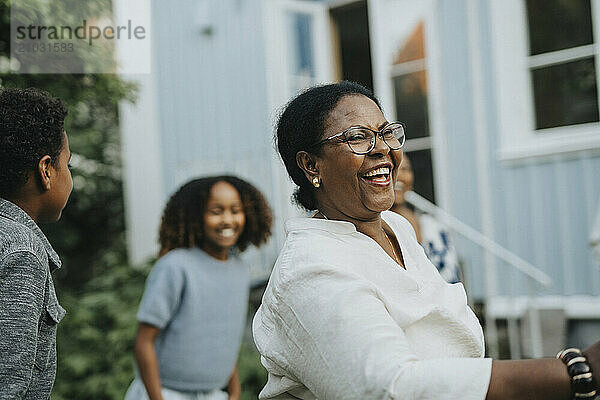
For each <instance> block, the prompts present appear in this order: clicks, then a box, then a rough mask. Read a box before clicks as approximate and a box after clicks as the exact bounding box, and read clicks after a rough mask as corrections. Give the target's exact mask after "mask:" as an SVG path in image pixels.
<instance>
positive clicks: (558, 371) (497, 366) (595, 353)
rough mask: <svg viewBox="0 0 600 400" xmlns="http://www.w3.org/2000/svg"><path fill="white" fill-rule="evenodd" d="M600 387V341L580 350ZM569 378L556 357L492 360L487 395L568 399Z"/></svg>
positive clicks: (569, 389)
mask: <svg viewBox="0 0 600 400" xmlns="http://www.w3.org/2000/svg"><path fill="white" fill-rule="evenodd" d="M583 354H584V355H585V356H586V358H587V363H588V365H589V366H590V368H591V370H592V373H593V378H594V383H595V386H596V390H597V391H600V379H598V378H599V376H600V375H599V374H600V342H596V343H595V344H593V345H592V346H590V347H588V348H587V349H585V350H583ZM571 398H573V394H572V393H571V379H570V378H569V375H568V373H567V368H566V366H565V365H564V364H563V362H562V361H560V360H557V359H550V358H547V359H537V360H522V361H494V362H493V364H492V376H491V379H490V386H489V390H488V393H487V397H486V399H488V400H496V399H516V400H519V399H547V400H554V399H556V400H562V399H571Z"/></svg>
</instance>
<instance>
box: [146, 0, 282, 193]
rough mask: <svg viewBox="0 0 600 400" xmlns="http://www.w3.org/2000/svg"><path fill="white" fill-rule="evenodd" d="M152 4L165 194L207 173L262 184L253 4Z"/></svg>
mask: <svg viewBox="0 0 600 400" xmlns="http://www.w3.org/2000/svg"><path fill="white" fill-rule="evenodd" d="M152 5H153V10H152V11H153V16H154V27H155V30H154V32H155V34H154V43H153V44H154V49H153V50H154V54H155V55H156V58H155V66H156V68H155V74H156V82H157V84H158V85H157V86H158V87H157V93H156V96H157V98H158V102H159V109H160V131H161V144H162V149H163V157H164V158H163V174H164V182H165V188H164V190H165V192H166V193H172V192H173V191H174V190H175V189H176V188H177V187H178V186H179V185H180V184H181V183H182V181H183V180H186V179H188V177H189V176H193V175H196V174H206V173H212V172H213V171H219V172H222V171H229V172H231V173H237V174H241V175H243V176H244V177H246V178H248V179H249V180H251V181H252V182H253V183H255V184H256V185H258V186H262V185H263V184H265V183H266V184H265V185H264V186H267V185H268V182H265V179H267V180H268V179H270V171H265V170H264V168H265V166H268V163H265V162H257V161H264V158H265V152H268V151H270V150H271V149H272V145H271V126H270V123H269V120H268V115H266V110H267V97H266V82H265V63H264V48H263V46H264V41H263V36H262V31H261V27H262V13H261V8H260V7H257V5H260V2H257V4H254V3H253V2H248V1H238V2H236V1H222V2H221V1H218V2H217V1H214V2H213V1H211V2H206V1H200V2H199V1H192V0H185V1H179V2H177V3H169V2H161V1H153V2H152ZM207 14H208V15H207ZM261 133H262V134H261ZM261 168H263V169H262V170H261Z"/></svg>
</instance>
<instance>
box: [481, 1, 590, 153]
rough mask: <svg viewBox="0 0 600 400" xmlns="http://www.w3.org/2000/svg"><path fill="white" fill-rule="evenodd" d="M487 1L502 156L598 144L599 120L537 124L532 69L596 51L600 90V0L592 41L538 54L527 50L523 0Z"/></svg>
mask: <svg viewBox="0 0 600 400" xmlns="http://www.w3.org/2000/svg"><path fill="white" fill-rule="evenodd" d="M489 4H490V16H491V22H492V42H493V50H494V67H495V69H496V71H495V76H496V82H495V83H496V90H497V93H498V97H497V99H498V124H499V131H500V138H499V143H500V146H499V150H498V158H499V159H500V160H503V161H513V160H519V159H526V158H531V157H540V156H552V155H556V154H561V153H568V152H576V151H581V150H589V149H598V148H600V122H592V123H585V124H578V125H570V126H564V127H556V128H547V129H538V130H536V129H535V108H534V107H535V105H534V96H533V87H532V82H531V73H530V70H531V68H532V67H536V66H540V65H551V64H552V63H562V62H565V61H570V60H576V59H578V58H582V57H586V56H589V55H594V56H595V64H596V85H597V88H598V90H599V91H600V68H599V63H598V59H599V45H598V39H599V38H600V30H599V29H600V7H599V5H600V0H591V11H592V23H593V35H594V44H593V45H588V46H580V47H575V48H570V49H567V50H562V51H557V52H552V53H548V54H541V55H537V56H530V55H529V34H528V26H527V24H528V22H527V12H526V8H525V0H502V1H490V2H489ZM598 104H599V105H600V100H599V101H598Z"/></svg>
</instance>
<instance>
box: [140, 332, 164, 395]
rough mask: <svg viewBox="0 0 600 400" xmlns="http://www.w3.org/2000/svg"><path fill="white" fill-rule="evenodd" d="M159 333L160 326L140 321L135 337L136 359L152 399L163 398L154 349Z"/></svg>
mask: <svg viewBox="0 0 600 400" xmlns="http://www.w3.org/2000/svg"><path fill="white" fill-rule="evenodd" d="M159 333H160V329H159V328H157V327H155V326H152V325H148V324H145V323H143V322H140V324H139V325H138V332H137V336H136V338H135V359H136V361H137V365H138V368H139V370H140V376H141V377H142V382H144V386H145V387H146V392H147V393H148V397H149V398H150V400H162V394H161V391H160V389H161V386H160V374H159V372H158V359H157V358H156V351H155V349H154V341H155V340H156V337H157V336H158V334H159Z"/></svg>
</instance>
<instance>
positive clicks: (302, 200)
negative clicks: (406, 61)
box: [275, 81, 381, 211]
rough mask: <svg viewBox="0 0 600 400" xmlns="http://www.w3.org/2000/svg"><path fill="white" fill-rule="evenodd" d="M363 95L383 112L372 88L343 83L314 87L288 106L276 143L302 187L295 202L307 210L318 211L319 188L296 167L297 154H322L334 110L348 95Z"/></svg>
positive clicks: (288, 167)
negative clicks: (322, 146)
mask: <svg viewBox="0 0 600 400" xmlns="http://www.w3.org/2000/svg"><path fill="white" fill-rule="evenodd" d="M353 95H362V96H366V97H368V98H369V99H371V100H373V101H374V102H375V104H377V107H379V109H381V105H380V103H379V100H378V99H377V98H376V97H375V95H373V92H371V91H370V90H369V89H367V88H366V87H364V86H361V85H360V84H358V83H355V82H349V81H342V82H338V83H332V84H327V85H322V86H313V87H311V88H308V89H306V90H305V91H303V92H302V93H300V94H299V95H298V96H296V97H294V98H293V99H292V100H291V101H290V102H289V103H288V104H287V105H286V106H285V109H284V110H283V112H282V113H281V115H280V116H279V120H278V121H277V128H276V132H275V143H276V144H277V149H278V151H279V155H280V156H281V159H282V160H283V163H284V164H285V168H286V169H287V172H288V174H289V176H290V178H292V180H293V181H294V183H295V184H296V185H298V187H297V188H296V190H295V192H294V195H293V200H294V202H295V203H296V204H298V205H300V206H301V207H303V208H304V209H306V210H308V211H310V210H316V209H317V200H316V198H315V188H314V187H313V185H312V184H311V183H310V182H309V181H308V180H307V179H306V176H304V172H303V171H302V170H301V169H300V167H299V166H298V164H296V153H298V152H299V151H301V150H304V151H310V152H312V153H316V154H319V152H320V150H321V146H315V145H314V144H315V143H317V142H318V141H319V140H321V139H323V131H324V128H325V122H326V120H327V118H328V117H329V113H330V112H331V110H333V109H334V108H335V106H336V105H337V104H338V103H339V101H340V100H341V99H342V98H343V97H345V96H353Z"/></svg>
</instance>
